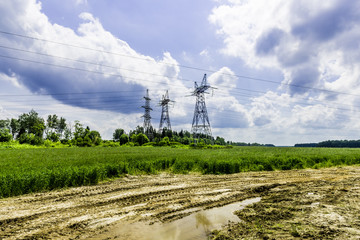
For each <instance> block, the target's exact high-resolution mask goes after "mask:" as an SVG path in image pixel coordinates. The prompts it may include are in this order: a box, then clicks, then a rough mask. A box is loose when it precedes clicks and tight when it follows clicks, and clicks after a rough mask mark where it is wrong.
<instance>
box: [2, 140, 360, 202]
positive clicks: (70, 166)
mask: <svg viewBox="0 0 360 240" xmlns="http://www.w3.org/2000/svg"><path fill="white" fill-rule="evenodd" d="M359 163H360V149H355V148H278V147H233V148H222V149H191V148H172V147H113V148H110V147H109V148H105V147H89V148H78V147H70V148H33V147H29V148H26V147H25V146H24V147H22V148H12V147H11V146H10V147H9V146H8V147H1V146H0V197H10V196H16V195H21V194H26V193H31V192H40V191H50V190H53V189H59V188H64V187H74V186H84V185H93V184H97V183H99V182H100V181H104V180H108V179H111V178H116V177H121V176H124V175H125V174H131V175H139V174H157V173H160V172H168V173H175V174H188V173H192V172H197V173H201V174H233V173H238V172H246V171H276V170H290V169H304V168H324V167H332V166H342V165H354V164H359Z"/></svg>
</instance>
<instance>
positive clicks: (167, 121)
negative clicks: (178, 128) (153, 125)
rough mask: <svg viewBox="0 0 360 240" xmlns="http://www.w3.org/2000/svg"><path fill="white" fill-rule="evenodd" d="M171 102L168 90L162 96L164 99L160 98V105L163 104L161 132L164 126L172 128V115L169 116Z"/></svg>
mask: <svg viewBox="0 0 360 240" xmlns="http://www.w3.org/2000/svg"><path fill="white" fill-rule="evenodd" d="M171 102H174V101H171V100H170V98H169V92H168V91H167V90H166V93H165V95H163V96H162V100H160V102H159V105H160V106H161V118H160V125H159V132H160V133H161V132H162V130H163V129H164V128H167V129H168V130H171V124H170V117H169V104H170V103H171Z"/></svg>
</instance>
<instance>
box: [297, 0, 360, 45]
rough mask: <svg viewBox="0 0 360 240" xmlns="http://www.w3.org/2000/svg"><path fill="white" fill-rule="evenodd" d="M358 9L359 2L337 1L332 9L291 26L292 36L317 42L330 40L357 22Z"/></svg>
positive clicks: (359, 17) (358, 17)
mask: <svg viewBox="0 0 360 240" xmlns="http://www.w3.org/2000/svg"><path fill="white" fill-rule="evenodd" d="M359 7H360V5H359V1H352V0H351V1H350V0H344V1H339V2H338V3H337V4H336V5H334V6H333V7H332V8H330V9H327V10H323V11H320V12H319V13H318V14H317V15H315V16H314V17H312V18H310V19H304V21H303V22H302V23H300V24H297V25H295V26H293V28H292V34H293V35H294V36H297V37H299V38H301V39H308V38H311V39H312V40H313V41H319V42H323V41H328V40H331V39H333V38H334V37H335V36H336V35H337V34H340V33H342V32H344V31H346V30H349V29H350V28H351V27H352V26H353V25H354V23H357V22H358V21H359V19H360V16H359V11H360V9H359Z"/></svg>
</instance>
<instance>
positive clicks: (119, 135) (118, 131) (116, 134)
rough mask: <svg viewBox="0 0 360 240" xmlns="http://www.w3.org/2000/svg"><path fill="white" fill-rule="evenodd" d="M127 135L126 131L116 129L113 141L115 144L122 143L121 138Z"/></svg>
mask: <svg viewBox="0 0 360 240" xmlns="http://www.w3.org/2000/svg"><path fill="white" fill-rule="evenodd" d="M124 133H125V131H124V129H122V128H117V129H115V132H114V133H113V139H114V141H115V142H120V137H121V135H123V134H124Z"/></svg>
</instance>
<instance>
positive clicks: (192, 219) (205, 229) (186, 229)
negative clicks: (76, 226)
mask: <svg viewBox="0 0 360 240" xmlns="http://www.w3.org/2000/svg"><path fill="white" fill-rule="evenodd" d="M260 200H261V198H260V197H258V198H251V199H247V200H244V201H242V202H237V203H233V204H229V205H225V206H223V207H219V208H212V209H208V210H203V211H199V212H196V213H193V214H191V215H189V216H187V217H184V218H181V219H179V220H175V221H172V222H169V223H155V224H153V225H148V224H147V223H144V222H138V223H129V224H121V225H119V227H118V228H117V230H116V232H113V233H112V236H116V239H130V240H131V239H144V240H155V239H156V240H165V239H166V240H180V239H181V240H187V239H195V240H203V239H208V236H209V234H210V233H211V231H213V230H215V229H219V228H221V226H223V225H224V224H226V223H228V222H229V221H232V222H239V221H240V219H239V218H238V217H237V216H236V215H234V214H233V212H235V211H236V210H240V209H243V208H244V207H245V206H247V205H250V204H252V203H256V202H259V201H260ZM107 235H108V236H109V233H108V234H107Z"/></svg>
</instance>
